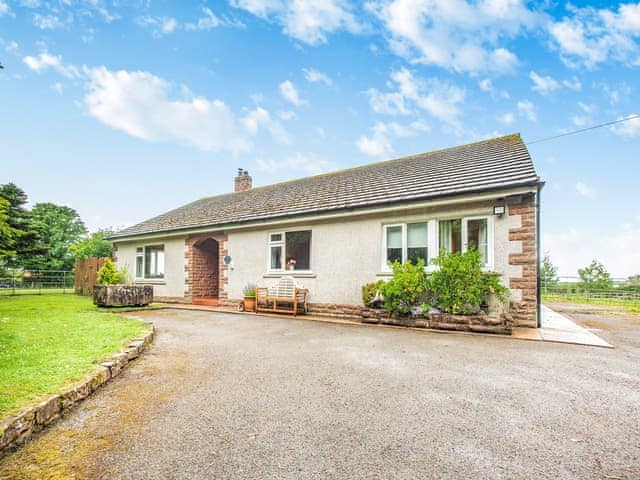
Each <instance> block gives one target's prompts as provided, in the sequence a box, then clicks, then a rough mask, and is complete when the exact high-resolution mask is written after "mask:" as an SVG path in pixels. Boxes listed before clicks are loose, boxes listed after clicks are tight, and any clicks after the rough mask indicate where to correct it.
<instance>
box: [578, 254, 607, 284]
mask: <svg viewBox="0 0 640 480" xmlns="http://www.w3.org/2000/svg"><path fill="white" fill-rule="evenodd" d="M578 275H579V276H580V286H581V287H582V288H583V289H585V290H587V291H591V290H609V289H610V288H612V287H613V280H611V275H609V272H607V269H606V268H605V267H604V265H603V264H602V263H600V262H599V261H598V260H593V261H592V262H591V265H589V266H588V267H585V268H581V269H579V270H578Z"/></svg>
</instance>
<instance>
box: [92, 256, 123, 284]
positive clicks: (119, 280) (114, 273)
mask: <svg viewBox="0 0 640 480" xmlns="http://www.w3.org/2000/svg"><path fill="white" fill-rule="evenodd" d="M97 282H98V285H120V284H123V283H126V282H127V271H126V270H125V269H122V270H118V269H117V268H116V264H115V263H113V260H111V259H110V258H107V259H105V261H104V264H103V265H102V267H100V270H98V280H97Z"/></svg>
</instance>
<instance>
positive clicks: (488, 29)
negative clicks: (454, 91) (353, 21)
mask: <svg viewBox="0 0 640 480" xmlns="http://www.w3.org/2000/svg"><path fill="white" fill-rule="evenodd" d="M367 8H368V9H369V10H370V11H371V12H373V13H374V14H375V15H376V16H377V17H378V18H379V19H380V20H381V21H382V22H383V24H384V26H385V28H386V30H387V33H388V36H389V45H390V47H391V49H392V50H393V51H394V52H395V53H396V54H398V55H400V56H402V57H405V58H408V59H410V60H411V61H413V62H418V63H424V64H427V65H437V66H439V67H443V68H447V69H451V70H455V71H461V72H479V71H494V72H508V71H510V70H513V68H514V67H515V66H516V65H517V63H518V60H517V57H516V56H515V55H514V54H513V53H512V52H510V51H509V50H507V49H506V48H504V47H503V46H500V41H502V40H504V39H509V38H512V37H514V36H516V35H518V34H519V33H520V32H521V31H523V30H526V29H530V28H532V27H534V26H535V25H536V24H537V23H538V21H539V19H538V15H537V14H536V13H534V12H533V11H532V10H529V9H528V8H527V5H526V3H525V2H524V1H523V0H509V1H502V0H483V1H478V2H467V1H466V0H392V1H389V0H373V1H371V2H369V3H368V4H367Z"/></svg>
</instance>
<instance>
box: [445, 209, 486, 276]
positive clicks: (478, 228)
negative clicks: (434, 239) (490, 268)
mask: <svg viewBox="0 0 640 480" xmlns="http://www.w3.org/2000/svg"><path fill="white" fill-rule="evenodd" d="M438 230H439V233H438V241H439V248H440V249H444V250H445V251H447V252H450V253H456V252H466V251H467V250H469V249H472V248H473V249H476V250H478V251H479V252H480V255H481V256H482V263H483V264H485V265H489V264H490V263H491V262H490V258H489V219H488V217H479V218H458V219H454V220H440V221H439V222H438Z"/></svg>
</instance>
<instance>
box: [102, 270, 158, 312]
mask: <svg viewBox="0 0 640 480" xmlns="http://www.w3.org/2000/svg"><path fill="white" fill-rule="evenodd" d="M128 276H129V275H128V273H127V271H126V270H125V269H122V270H118V269H117V268H116V266H115V264H114V263H113V261H112V260H111V259H110V258H107V259H106V260H105V261H104V264H103V265H102V267H101V268H100V270H98V278H97V283H98V284H97V285H94V287H93V303H94V304H96V305H98V306H99V307H124V306H142V305H149V304H150V303H151V301H152V300H153V286H151V285H127V280H128Z"/></svg>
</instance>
